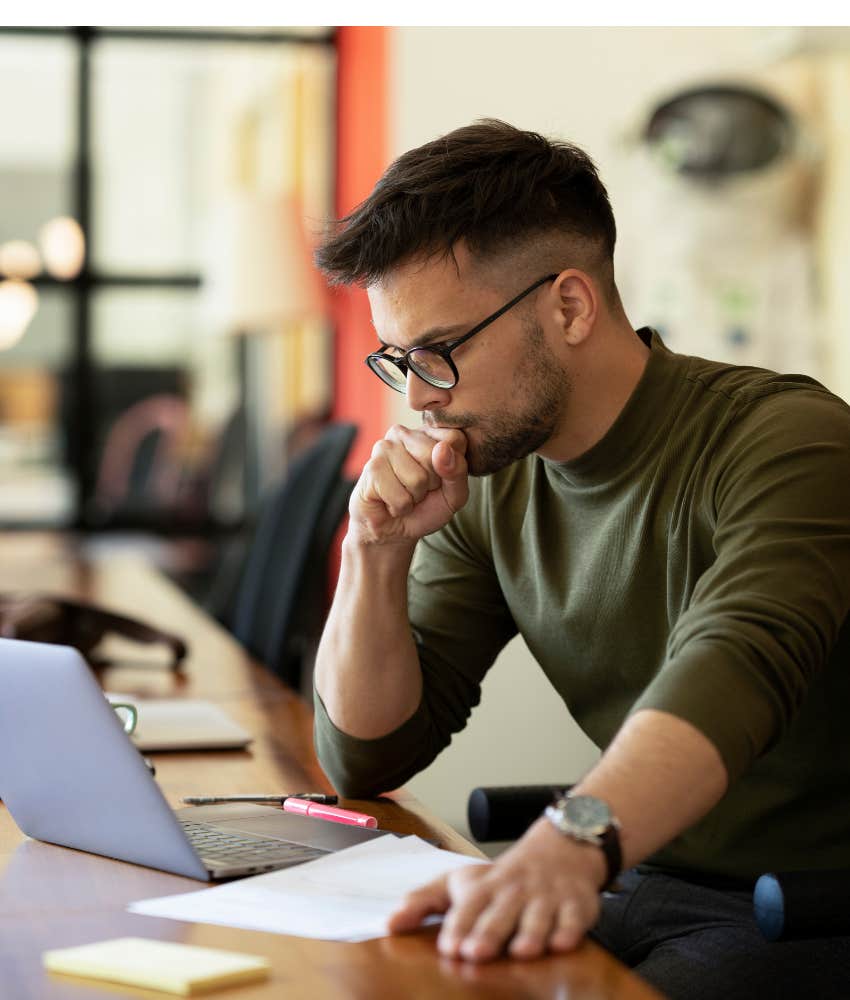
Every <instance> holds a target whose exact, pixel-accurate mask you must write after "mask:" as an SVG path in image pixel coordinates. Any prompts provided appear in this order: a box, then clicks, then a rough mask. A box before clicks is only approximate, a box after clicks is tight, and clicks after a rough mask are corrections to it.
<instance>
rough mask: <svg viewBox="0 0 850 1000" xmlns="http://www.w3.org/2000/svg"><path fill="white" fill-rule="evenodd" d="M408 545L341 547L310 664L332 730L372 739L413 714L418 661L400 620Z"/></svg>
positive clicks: (346, 543) (407, 627)
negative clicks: (336, 579)
mask: <svg viewBox="0 0 850 1000" xmlns="http://www.w3.org/2000/svg"><path fill="white" fill-rule="evenodd" d="M413 547H414V546H413V545H412V544H410V545H392V546H374V545H371V546H370V545H362V544H358V543H357V542H356V541H354V540H352V538H351V537H350V536H349V537H347V538H346V539H345V541H344V543H343V551H342V566H341V569H340V577H339V585H338V586H337V590H336V596H335V598H334V602H333V605H332V607H331V611H330V614H329V616H328V621H327V624H326V625H325V629H324V633H323V635H322V641H321V644H320V646H319V651H318V655H317V659H316V672H315V679H316V689H317V691H318V693H319V695H320V696H321V699H322V701H323V702H324V705H325V708H326V710H327V712H328V715H329V716H330V718H331V720H332V721H333V723H334V725H335V726H336V727H337V728H338V729H341V730H342V731H343V732H345V733H348V734H349V735H350V736H357V737H360V738H361V739H376V738H377V737H379V736H384V735H386V734H387V733H389V732H392V731H393V730H394V729H396V728H398V726H400V725H401V724H402V723H403V722H404V721H405V720H406V719H408V718H410V716H411V715H413V713H414V712H415V711H416V708H417V707H418V705H419V700H420V698H421V695H422V673H421V670H420V667H419V657H418V655H417V652H416V646H415V644H414V642H413V638H412V636H411V632H410V623H409V621H408V617H407V573H408V570H409V568H410V561H411V558H412V555H413Z"/></svg>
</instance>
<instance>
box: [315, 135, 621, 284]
mask: <svg viewBox="0 0 850 1000" xmlns="http://www.w3.org/2000/svg"><path fill="white" fill-rule="evenodd" d="M616 232H617V231H616V226H615V223H614V215H613V212H612V211H611V204H610V202H609V201H608V194H607V192H606V190H605V187H604V185H603V184H602V182H601V181H600V179H599V175H598V173H597V171H596V167H595V165H594V163H593V161H592V160H591V158H590V157H589V156H588V155H587V154H586V153H585V152H583V151H582V150H581V149H579V148H578V147H576V146H573V145H572V144H571V143H568V142H562V141H556V140H551V139H546V138H545V137H544V136H542V135H539V134H538V133H537V132H526V131H523V130H521V129H518V128H515V127H514V126H512V125H509V124H507V123H506V122H501V121H496V120H492V119H485V120H481V121H477V122H475V123H474V124H472V125H467V126H465V127H463V128H459V129H455V131H453V132H449V133H448V134H447V135H444V136H442V137H441V138H439V139H434V140H433V141H432V142H428V143H426V144H425V145H424V146H420V147H418V148H417V149H412V150H410V151H409V152H407V153H405V154H404V155H403V156H400V157H399V158H398V159H397V160H395V162H394V163H392V164H391V165H390V166H389V167H388V168H387V170H386V172H385V173H384V175H383V176H382V177H381V179H380V180H379V181H378V183H377V184H376V185H375V188H374V190H373V191H372V193H371V194H370V195H369V197H368V198H367V199H366V200H365V201H364V202H363V203H362V204H360V205H358V207H357V208H355V209H354V211H353V212H352V213H351V214H350V215H348V216H346V217H345V218H344V219H341V220H340V221H339V222H337V223H336V224H335V226H334V229H333V231H332V232H331V234H330V235H329V236H328V237H327V238H326V239H325V241H324V242H323V243H322V245H321V246H320V247H319V249H318V250H317V252H316V263H317V265H318V266H319V268H320V269H321V270H322V271H324V272H325V274H326V275H327V276H328V278H329V279H330V281H331V282H332V283H333V284H361V285H371V284H374V283H377V282H379V281H380V280H381V279H383V278H384V277H386V276H387V275H388V274H389V273H390V272H391V271H393V270H394V269H395V268H396V267H398V266H399V265H400V264H402V263H404V262H406V261H408V260H411V259H414V258H418V257H423V258H428V257H432V256H440V255H444V256H446V257H453V248H454V246H455V244H457V243H458V242H459V241H461V240H462V241H463V242H464V243H465V245H466V246H467V248H468V249H469V251H470V253H471V254H472V256H473V258H474V259H476V261H477V262H478V263H479V264H481V265H483V266H484V268H485V269H486V267H487V265H491V264H494V265H496V266H497V267H498V266H499V265H509V266H510V269H511V271H512V272H513V273H521V274H523V275H524V276H525V277H527V278H528V280H533V278H535V277H538V276H539V275H542V274H545V273H546V272H547V271H551V272H555V273H557V272H558V271H561V270H563V269H565V268H568V267H577V268H580V269H581V270H585V271H587V272H588V273H589V274H591V275H593V276H594V277H596V278H597V279H599V280H600V282H601V284H602V286H603V290H604V292H605V293H606V295H607V296H608V298H609V299H611V300H612V301H617V300H618V297H617V291H616V286H615V285H614V265H613V255H614V243H615V241H616Z"/></svg>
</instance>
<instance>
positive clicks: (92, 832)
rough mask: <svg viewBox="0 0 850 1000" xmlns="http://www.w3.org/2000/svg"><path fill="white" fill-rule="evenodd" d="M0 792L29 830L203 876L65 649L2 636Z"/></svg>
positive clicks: (111, 717)
mask: <svg viewBox="0 0 850 1000" xmlns="http://www.w3.org/2000/svg"><path fill="white" fill-rule="evenodd" d="M0 798H2V799H3V801H4V802H5V804H6V806H7V807H8V809H9V812H10V813H11V814H12V817H13V819H14V820H15V822H16V823H17V824H18V826H19V827H20V828H21V830H22V831H23V832H24V833H25V834H27V835H28V836H30V837H34V838H36V839H38V840H46V841H49V842H50V843H53V844H61V845H62V846H64V847H74V848H77V849H78V850H81V851H90V852H92V853H93V854H102V855H105V856H106V857H110V858H118V859H120V860H122V861H131V862H133V863H135V864H139V865H147V866H148V867H150V868H158V869H160V870H162V871H167V872H173V873H174V874H176V875H186V876H189V877H190V878H197V879H204V880H206V879H208V878H209V874H208V872H207V870H206V868H205V866H204V865H203V863H202V862H201V860H200V859H199V858H198V856H197V854H196V853H195V852H194V850H193V849H192V847H191V845H190V844H189V843H188V841H187V839H186V837H185V835H184V833H183V830H182V829H181V826H180V824H179V822H178V820H177V818H176V816H175V815H174V813H173V811H172V810H171V808H170V806H169V805H168V803H167V802H166V801H165V798H164V797H163V795H162V793H161V792H160V790H159V787H158V785H157V784H156V782H155V781H154V780H153V778H152V777H151V775H150V773H149V771H148V769H147V767H146V766H145V763H144V761H143V760H142V758H141V756H140V754H139V751H138V750H137V749H136V748H135V747H134V746H133V744H132V743H131V742H130V740H129V738H128V737H127V735H126V733H125V732H124V729H123V727H122V725H121V723H120V721H119V720H118V717H117V716H116V714H115V712H113V711H112V709H111V708H110V706H109V704H108V702H107V701H106V699H105V698H104V696H103V692H102V691H101V689H100V687H99V686H98V684H97V682H96V681H95V679H94V677H93V676H92V674H91V671H90V669H89V667H88V666H87V664H86V662H85V661H84V660H83V658H82V656H80V654H79V653H78V652H77V651H76V650H74V649H71V648H70V647H66V646H55V645H46V644H42V643H33V642H19V641H17V640H13V639H0Z"/></svg>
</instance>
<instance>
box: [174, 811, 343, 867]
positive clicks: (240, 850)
mask: <svg viewBox="0 0 850 1000" xmlns="http://www.w3.org/2000/svg"><path fill="white" fill-rule="evenodd" d="M181 826H182V827H183V829H184V831H185V833H186V836H187V837H188V838H189V841H190V842H191V844H192V847H194V848H195V850H196V851H197V852H198V854H199V855H200V857H201V858H202V859H203V860H204V861H205V862H206V863H207V864H225V865H245V866H250V867H252V868H260V867H261V868H265V869H271V868H286V867H288V866H289V865H300V864H301V863H302V862H304V861H312V860H313V859H314V858H320V857H321V856H322V855H323V854H327V853H328V852H327V851H323V850H321V849H319V848H317V847H305V846H304V844H293V843H290V842H288V841H285V840H266V839H265V838H263V837H254V836H251V834H247V833H228V832H226V831H224V830H222V829H220V828H218V827H214V826H209V825H208V824H206V823H193V822H192V821H191V820H182V821H181Z"/></svg>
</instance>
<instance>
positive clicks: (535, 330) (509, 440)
mask: <svg viewBox="0 0 850 1000" xmlns="http://www.w3.org/2000/svg"><path fill="white" fill-rule="evenodd" d="M456 258H457V264H458V266H457V267H456V266H455V262H454V261H452V260H451V258H449V259H440V258H437V259H432V260H429V261H426V262H425V263H422V262H421V261H420V262H415V263H409V264H405V265H403V266H401V267H399V268H398V269H397V270H396V271H394V272H393V273H392V274H391V275H390V276H389V278H387V279H385V280H384V281H383V282H382V283H381V284H380V285H374V286H372V287H371V288H370V289H369V300H370V303H371V306H372V320H373V323H374V326H375V328H376V330H377V332H378V336H379V337H380V339H381V341H382V342H383V343H384V344H386V345H388V346H389V347H391V348H396V349H398V350H399V352H404V351H405V350H407V349H408V348H410V347H412V346H414V344H416V345H419V346H425V345H427V344H432V343H433V344H436V343H442V342H448V341H452V340H456V339H457V338H458V337H460V336H462V335H463V334H464V333H466V332H467V331H468V330H471V329H472V327H473V326H475V325H476V324H477V323H479V322H480V321H481V320H482V319H484V318H485V317H486V316H488V315H489V314H490V313H492V312H494V311H495V310H496V309H498V308H500V307H501V306H502V305H503V304H504V303H505V301H506V300H508V299H510V298H511V297H512V296H513V295H515V294H517V293H518V292H519V291H521V288H519V287H517V288H513V287H506V288H504V289H496V288H494V287H491V286H490V285H489V284H488V285H485V284H483V283H482V282H481V280H480V279H479V280H476V279H475V276H474V269H473V267H472V266H471V261H470V258H469V256H468V254H467V253H466V252H465V251H464V250H463V248H462V247H460V248H458V249H457V250H456ZM548 287H549V286H548V285H544V286H543V287H542V288H541V289H540V290H539V291H538V292H535V293H532V295H531V296H529V301H528V302H527V303H526V302H523V303H520V304H519V305H518V306H517V307H515V308H514V309H512V310H510V311H509V312H507V313H505V314H504V315H503V316H501V317H500V318H499V319H497V320H496V321H495V322H494V323H493V324H492V326H489V327H487V328H486V329H484V330H482V331H481V333H479V334H476V335H475V336H474V337H473V338H472V339H471V340H469V341H468V342H467V343H465V344H462V345H461V346H460V347H458V349H457V350H456V351H455V352H454V353H453V355H452V358H453V360H454V362H455V364H456V366H457V369H458V373H459V376H460V378H459V381H458V384H457V385H456V386H454V388H451V389H441V388H436V387H434V386H431V385H429V384H428V383H427V382H425V381H423V380H422V379H421V378H419V377H418V376H417V375H415V374H413V373H410V374H409V375H408V378H407V401H408V403H409V405H410V406H411V407H412V408H413V409H415V410H419V411H420V412H421V413H422V420H423V423H425V424H428V425H429V426H435V427H457V428H459V429H460V430H462V431H463V432H464V434H465V435H466V438H467V442H468V444H467V454H466V457H467V462H468V463H469V470H470V472H471V473H472V475H476V476H485V475H489V474H490V473H492V472H496V471H497V470H499V469H503V468H505V467H506V466H508V465H510V464H511V463H512V462H515V461H517V460H519V459H521V458H525V456H526V455H529V454H531V452H533V451H537V450H538V449H539V448H541V447H543V445H544V444H545V443H546V442H547V441H548V440H549V439H550V438H551V437H552V436H553V435H554V434H555V433H556V432H557V431H558V429H559V426H560V425H561V422H562V419H563V414H564V409H565V406H566V402H567V399H568V396H569V392H570V382H569V378H568V374H567V372H566V371H565V370H564V368H563V366H562V364H561V362H560V360H559V358H558V357H557V356H556V355H555V354H554V353H553V352H552V350H551V349H550V347H549V345H548V343H547V335H546V331H545V330H544V328H543V326H542V325H541V323H540V322H539V320H538V319H537V318H536V316H537V309H536V296H537V295H538V294H540V295H543V294H545V291H546V290H547V288H548Z"/></svg>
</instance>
